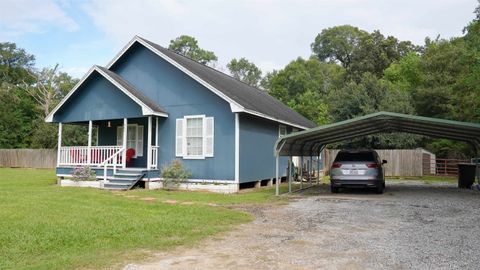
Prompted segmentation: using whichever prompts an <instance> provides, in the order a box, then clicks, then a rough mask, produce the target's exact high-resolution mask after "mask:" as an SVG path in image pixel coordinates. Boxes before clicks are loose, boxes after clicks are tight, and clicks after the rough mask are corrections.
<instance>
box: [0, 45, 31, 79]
mask: <svg viewBox="0 0 480 270" xmlns="http://www.w3.org/2000/svg"><path fill="white" fill-rule="evenodd" d="M34 64H35V57H34V56H33V55H31V54H28V53H27V52H26V51H25V50H24V49H22V48H18V47H17V45H16V44H15V43H10V42H3V43H0V83H1V84H9V85H10V87H11V86H15V85H18V84H20V83H22V82H23V81H24V80H25V78H27V77H28V72H29V71H30V70H31V69H32V68H33V66H34ZM31 81H32V79H30V82H31ZM4 87H6V86H4Z"/></svg>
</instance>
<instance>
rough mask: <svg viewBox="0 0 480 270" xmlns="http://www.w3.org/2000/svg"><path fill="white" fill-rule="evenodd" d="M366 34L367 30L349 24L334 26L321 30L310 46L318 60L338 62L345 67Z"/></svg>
mask: <svg viewBox="0 0 480 270" xmlns="http://www.w3.org/2000/svg"><path fill="white" fill-rule="evenodd" d="M367 35H368V33H367V32H365V31H363V30H360V29H358V28H357V27H354V26H351V25H342V26H335V27H331V28H327V29H324V30H322V32H320V34H318V35H317V37H316V38H315V41H314V42H313V43H312V44H311V48H312V51H313V53H314V55H315V56H316V57H317V58H318V59H319V60H320V61H327V62H332V63H340V64H341V65H342V66H343V67H344V68H347V67H348V66H349V65H350V63H351V62H352V57H353V54H354V52H355V51H356V50H357V48H358V46H359V44H360V42H361V40H362V38H363V37H365V36H367Z"/></svg>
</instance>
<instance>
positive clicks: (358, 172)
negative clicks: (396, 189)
mask: <svg viewBox="0 0 480 270" xmlns="http://www.w3.org/2000/svg"><path fill="white" fill-rule="evenodd" d="M386 163H387V161H386V160H380V157H379V156H378V154H377V152H375V151H374V150H342V151H340V152H338V154H337V157H336V158H335V161H334V162H333V164H332V167H331V168H330V188H331V191H332V193H338V192H339V191H340V188H342V187H369V188H375V191H376V192H377V193H379V194H381V193H383V190H384V189H385V175H384V171H383V164H386Z"/></svg>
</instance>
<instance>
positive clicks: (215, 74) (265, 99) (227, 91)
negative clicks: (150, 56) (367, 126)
mask: <svg viewBox="0 0 480 270" xmlns="http://www.w3.org/2000/svg"><path fill="white" fill-rule="evenodd" d="M141 39H142V40H143V41H145V42H147V43H148V44H149V45H151V46H152V47H154V48H155V49H156V50H158V51H159V52H161V53H163V54H165V55H166V56H167V57H169V58H171V59H172V60H173V61H175V62H177V63H178V64H180V65H181V66H183V67H184V68H186V69H187V70H189V71H190V72H192V73H193V74H195V75H196V76H198V77H199V78H201V79H202V80H204V81H205V82H207V83H208V84H210V85H211V86H213V87H214V88H215V89H217V90H219V91H221V92H222V93H223V94H224V95H226V96H228V97H229V98H230V99H232V100H234V101H235V102H237V103H238V104H240V105H241V106H243V107H244V108H245V109H248V110H252V111H255V112H259V113H261V114H264V115H267V116H270V117H272V118H274V119H277V120H283V121H286V122H290V123H293V124H296V125H299V126H303V127H307V128H312V127H315V126H316V125H315V124H314V123H313V122H312V121H310V120H308V119H307V118H305V117H303V116H302V115H300V114H299V113H297V112H295V111H294V110H292V109H290V108H289V107H288V106H286V105H285V104H283V103H281V102H280V101H278V100H277V99H275V98H274V97H272V96H270V95H269V94H268V93H266V92H265V91H262V90H259V89H257V88H255V87H252V86H250V85H248V84H245V83H243V82H241V81H239V80H237V79H235V78H232V77H230V76H229V75H227V74H224V73H222V72H220V71H218V70H216V69H213V68H211V67H208V66H206V65H203V64H200V63H198V62H196V61H194V60H192V59H190V58H188V57H185V56H183V55H180V54H178V53H176V52H174V51H171V50H169V49H166V48H164V47H162V46H160V45H158V44H156V43H153V42H151V41H148V40H146V39H144V38H141Z"/></svg>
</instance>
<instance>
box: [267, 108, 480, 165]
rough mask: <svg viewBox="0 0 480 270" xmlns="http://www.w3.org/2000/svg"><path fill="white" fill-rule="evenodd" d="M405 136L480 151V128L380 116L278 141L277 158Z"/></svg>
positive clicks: (338, 124) (293, 135)
mask: <svg viewBox="0 0 480 270" xmlns="http://www.w3.org/2000/svg"><path fill="white" fill-rule="evenodd" d="M392 132H405V133H412V134H419V135H425V136H429V137H434V138H445V139H451V140H458V141H463V142H467V143H470V144H472V145H473V146H474V148H475V150H476V151H477V152H478V151H479V150H480V124H476V123H468V122H460V121H452V120H445V119H438V118H430V117H423V116H414V115H408V114H400V113H391V112H377V113H372V114H368V115H365V116H361V117H357V118H353V119H349V120H345V121H341V122H337V123H333V124H328V125H323V126H320V127H317V128H312V129H309V130H306V131H301V132H296V133H292V134H290V135H286V136H284V137H281V138H279V139H278V140H277V142H276V144H275V149H274V154H275V155H277V154H278V155H280V156H312V155H318V154H319V152H320V150H321V149H322V148H323V147H324V146H325V145H327V144H330V143H334V142H340V141H343V140H348V139H353V138H356V137H361V136H366V135H371V134H376V133H392Z"/></svg>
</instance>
